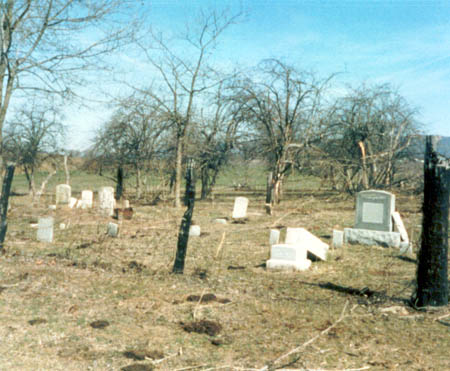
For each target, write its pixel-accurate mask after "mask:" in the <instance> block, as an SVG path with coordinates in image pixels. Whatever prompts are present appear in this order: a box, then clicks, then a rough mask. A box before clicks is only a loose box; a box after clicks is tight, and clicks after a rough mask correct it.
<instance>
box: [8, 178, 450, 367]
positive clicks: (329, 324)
mask: <svg viewBox="0 0 450 371" xmlns="http://www.w3.org/2000/svg"><path fill="white" fill-rule="evenodd" d="M72 182H74V183H75V182H76V179H73V180H72ZM74 188H75V187H74ZM80 191H81V189H79V190H78V191H76V192H80ZM76 192H75V193H76ZM394 193H395V194H396V195H397V210H398V211H399V212H400V214H401V215H402V218H403V220H404V222H405V225H406V228H407V230H408V232H409V234H410V237H411V239H412V241H413V243H414V254H412V255H406V256H405V255H400V253H399V251H398V250H396V249H390V248H382V247H373V246H360V245H352V246H345V247H344V248H342V249H339V250H330V253H329V258H328V260H327V261H325V262H313V264H312V267H311V268H310V269H309V270H308V271H305V272H287V271H268V270H266V268H265V262H266V260H267V259H268V257H269V253H270V250H269V245H268V241H269V230H270V228H280V229H281V233H282V238H283V236H284V234H285V227H304V228H306V229H308V230H309V231H310V232H312V233H313V234H315V235H316V236H318V237H319V238H321V239H322V240H323V241H324V242H326V243H331V235H332V230H333V229H343V228H344V227H351V226H353V220H354V198H353V197H351V196H346V195H342V194H339V193H337V192H331V191H329V190H322V191H320V190H317V189H316V188H315V189H309V190H308V189H303V190H302V191H301V192H291V193H290V192H288V193H287V194H286V195H285V200H284V201H283V202H282V203H281V204H280V205H277V206H276V207H275V210H274V214H273V215H272V216H268V215H266V214H265V212H264V194H263V192H260V191H258V192H255V191H254V190H251V189H249V190H246V191H236V190H233V189H231V188H230V189H226V188H223V189H218V190H217V192H216V194H215V197H214V200H207V201H197V203H196V206H195V211H194V220H195V223H196V224H199V225H200V226H201V230H202V236H201V237H196V238H191V239H190V240H189V246H188V251H187V259H186V268H185V272H184V274H182V275H181V274H172V273H171V268H172V265H173V259H174V255H175V249H176V241H177V233H178V228H179V224H180V221H181V217H182V214H183V211H184V210H183V209H180V210H175V209H174V208H173V207H172V206H170V204H169V203H167V204H165V203H164V202H161V203H160V204H158V205H150V203H149V202H137V201H134V202H133V201H132V205H131V206H132V207H133V209H134V215H133V218H132V219H131V220H121V221H119V223H120V234H119V236H118V237H117V238H110V237H107V236H106V235H105V231H106V225H107V224H108V223H109V222H110V221H113V220H112V219H109V218H107V217H102V216H100V215H98V214H97V211H96V209H95V208H94V209H92V210H80V209H74V210H69V209H67V208H64V207H61V208H58V209H57V210H56V211H51V210H48V204H50V203H51V202H52V195H51V193H49V194H48V196H47V197H44V198H43V199H42V200H41V202H40V203H39V204H37V205H32V204H31V202H30V198H29V197H28V196H26V195H15V196H13V197H12V200H11V203H12V209H11V211H10V213H9V229H8V234H7V238H6V243H5V254H4V255H3V256H1V257H0V269H1V271H0V339H1V342H2V346H1V347H0V369H1V370H65V371H69V370H120V369H123V370H150V369H155V370H218V369H221V370H255V369H262V368H263V367H266V366H267V367H268V369H278V368H284V369H324V370H349V369H353V370H366V369H367V370H369V369H370V370H385V369H387V370H391V369H398V370H445V369H450V357H449V349H450V331H449V326H450V308H449V307H441V308H436V309H428V310H423V311H420V310H415V309H413V308H411V307H410V306H409V305H408V300H409V298H410V297H411V294H412V292H413V290H414V278H415V270H416V255H415V253H416V251H417V247H418V246H417V245H418V240H419V234H420V223H421V197H420V195H419V196H418V195H414V194H412V193H408V192H403V191H402V192H400V191H395V190H394ZM75 196H76V194H75ZM236 196H247V197H249V199H250V204H249V214H248V220H247V222H246V223H245V224H233V223H231V221H229V222H228V224H227V225H222V224H216V223H214V222H213V219H214V218H218V217H230V216H231V212H232V205H233V200H234V197H236ZM42 215H53V216H54V217H55V241H54V243H52V244H46V243H40V242H37V241H36V238H35V236H36V229H34V228H32V227H31V226H30V225H31V224H33V223H36V222H37V219H38V217H39V216H42ZM60 223H64V224H65V225H66V228H65V229H59V224H60Z"/></svg>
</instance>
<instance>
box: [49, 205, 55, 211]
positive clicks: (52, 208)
mask: <svg viewBox="0 0 450 371" xmlns="http://www.w3.org/2000/svg"><path fill="white" fill-rule="evenodd" d="M48 209H49V210H56V205H48Z"/></svg>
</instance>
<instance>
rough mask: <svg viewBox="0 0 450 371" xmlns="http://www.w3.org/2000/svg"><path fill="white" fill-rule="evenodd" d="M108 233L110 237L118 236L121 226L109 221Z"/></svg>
mask: <svg viewBox="0 0 450 371" xmlns="http://www.w3.org/2000/svg"><path fill="white" fill-rule="evenodd" d="M106 233H107V235H108V236H110V237H117V235H118V234H119V226H118V225H117V224H115V223H108V228H107V229H106Z"/></svg>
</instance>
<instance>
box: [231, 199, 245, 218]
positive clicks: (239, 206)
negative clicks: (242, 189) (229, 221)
mask: <svg viewBox="0 0 450 371" xmlns="http://www.w3.org/2000/svg"><path fill="white" fill-rule="evenodd" d="M247 207H248V198H247V197H236V199H235V200H234V208H233V215H232V218H233V219H241V218H246V217H247Z"/></svg>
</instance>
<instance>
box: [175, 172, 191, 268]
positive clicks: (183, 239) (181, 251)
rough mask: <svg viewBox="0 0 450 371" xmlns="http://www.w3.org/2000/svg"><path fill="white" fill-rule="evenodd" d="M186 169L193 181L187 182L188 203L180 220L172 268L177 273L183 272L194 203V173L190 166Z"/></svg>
mask: <svg viewBox="0 0 450 371" xmlns="http://www.w3.org/2000/svg"><path fill="white" fill-rule="evenodd" d="M188 171H189V172H190V178H191V179H193V181H192V182H189V185H190V187H189V189H188V190H187V194H186V196H187V199H188V205H187V209H186V211H185V213H184V215H183V219H182V221H181V225H180V233H179V235H178V244H177V254H176V257H175V262H174V265H173V269H172V272H173V273H178V274H183V271H184V262H185V260H186V251H187V246H188V241H189V229H190V227H191V222H192V214H193V213H194V204H195V175H194V169H193V167H190V168H189V170H188Z"/></svg>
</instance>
